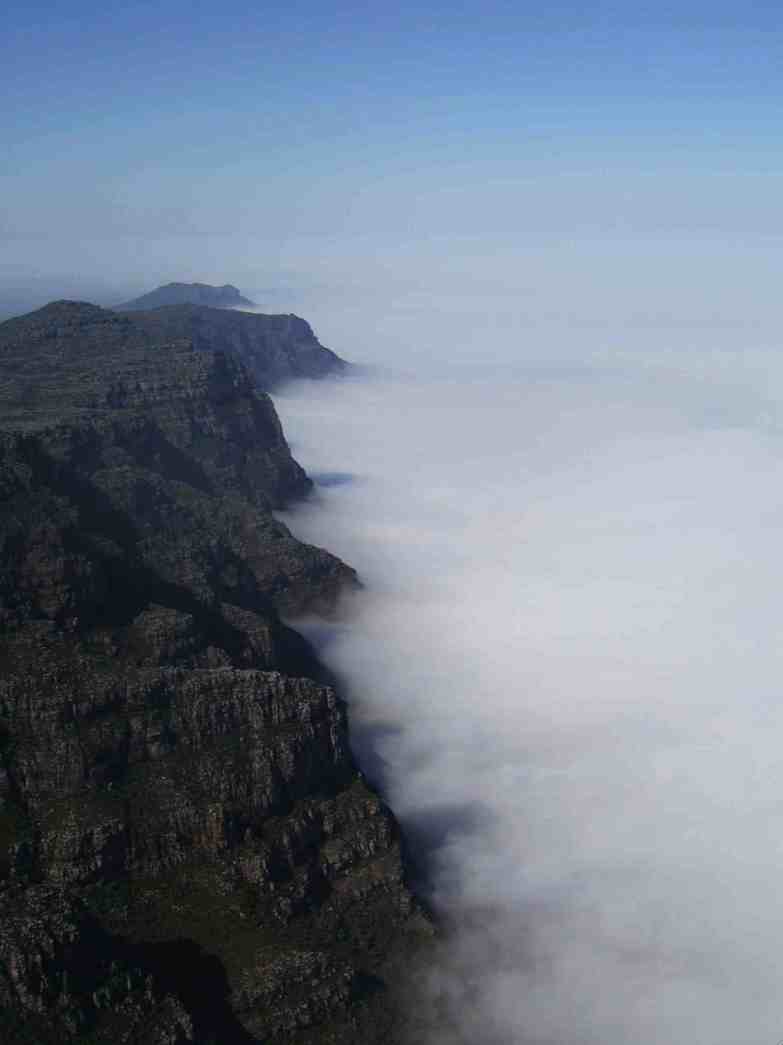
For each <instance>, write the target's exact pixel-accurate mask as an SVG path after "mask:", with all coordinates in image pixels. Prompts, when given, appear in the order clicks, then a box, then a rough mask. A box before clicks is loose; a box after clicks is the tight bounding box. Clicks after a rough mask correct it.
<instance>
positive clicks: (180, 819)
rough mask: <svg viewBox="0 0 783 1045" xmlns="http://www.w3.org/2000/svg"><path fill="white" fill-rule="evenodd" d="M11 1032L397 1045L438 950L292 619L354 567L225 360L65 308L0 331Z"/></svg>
mask: <svg viewBox="0 0 783 1045" xmlns="http://www.w3.org/2000/svg"><path fill="white" fill-rule="evenodd" d="M0 375H2V381H1V382H0V506H2V508H1V510H0V1027H2V1040H3V1042H4V1043H6V1042H8V1043H9V1045H22V1043H32V1042H35V1043H39V1045H55V1043H57V1045H60V1043H64V1045H76V1043H82V1045H88V1043H89V1045H110V1043H111V1045H181V1043H184V1042H198V1043H203V1045H208V1043H212V1045H217V1043H231V1042H238V1043H245V1045H252V1043H254V1042H255V1043H261V1042H267V1043H280V1045H282V1043H290V1045H293V1043H297V1045H305V1043H312V1045H314V1043H315V1042H322V1043H330V1042H331V1043H335V1045H336V1043H338V1042H346V1043H356V1045H358V1043H359V1042H367V1043H373V1042H380V1041H385V1042H392V1041H397V1040H401V1039H400V1035H401V1033H402V1032H401V1030H400V1027H401V1025H402V1022H403V1011H404V1005H403V1004H402V1003H401V1002H400V1000H399V998H398V995H397V993H396V992H397V990H398V985H399V984H400V982H401V980H402V975H403V970H404V968H405V967H406V966H407V964H408V962H409V960H410V957H411V955H412V954H413V953H414V952H415V950H416V949H417V948H418V947H419V946H420V945H421V944H422V943H423V942H426V940H427V938H428V936H429V935H430V929H429V924H428V922H427V921H426V919H424V918H423V917H422V915H421V914H420V913H419V911H418V908H417V906H416V903H415V901H414V899H413V897H412V896H411V894H410V892H409V890H408V888H407V886H406V884H405V876H404V872H403V865H402V860H401V856H400V840H399V834H398V830H397V826H396V823H395V821H394V819H393V817H392V816H391V814H390V813H389V811H388V810H387V809H386V807H385V806H384V805H383V803H382V802H381V801H380V800H379V798H378V797H377V795H375V794H374V793H373V792H372V791H371V790H370V789H369V788H368V786H367V785H366V783H365V781H364V780H363V778H362V776H361V774H360V773H359V772H358V771H357V768H356V766H355V764H354V762H353V759H352V756H351V753H350V748H349V744H348V733H347V722H346V713H345V708H344V705H343V703H342V701H341V700H340V699H339V696H338V695H337V694H336V693H335V692H334V690H333V689H332V688H331V686H330V685H329V680H328V679H326V678H325V677H324V674H323V672H322V670H321V668H320V666H319V665H318V663H317V661H316V659H315V658H314V656H313V655H312V652H311V651H310V649H309V647H308V646H307V644H306V643H305V642H304V640H303V639H302V638H301V637H300V636H299V635H297V633H296V632H294V631H292V630H291V629H290V628H289V627H287V626H286V625H285V624H284V623H283V621H282V620H281V616H280V614H281V613H294V612H298V611H301V610H305V609H316V610H318V609H328V608H329V607H330V606H332V605H333V604H334V602H335V599H336V598H337V595H338V593H339V591H340V589H341V588H342V587H343V586H345V585H348V586H350V585H352V584H354V583H355V577H354V574H353V571H352V570H351V569H350V568H349V567H347V566H346V565H345V564H343V563H342V562H340V561H339V560H338V559H336V558H334V556H331V555H329V554H328V553H327V552H325V551H322V550H321V549H318V548H315V547H312V546H309V545H306V544H303V543H301V542H299V541H297V540H296V539H295V538H294V537H293V536H292V535H291V533H290V532H289V531H288V529H287V528H286V527H285V526H284V525H283V524H282V523H281V522H279V521H278V520H277V519H276V518H275V516H274V514H273V509H274V508H276V507H281V506H283V505H284V504H286V503H287V502H289V501H290V500H291V499H293V498H297V497H300V496H302V495H303V494H305V493H306V492H307V491H308V489H309V486H310V484H309V480H308V479H307V477H306V476H305V475H304V473H303V471H302V470H301V468H300V467H299V466H298V465H297V464H296V462H295V461H294V460H293V458H292V457H291V454H290V451H289V449H288V446H287V444H286V442H285V439H284V437H283V433H282V430H281V428H280V424H279V421H278V419H277V415H276V413H275V410H274V406H273V404H272V402H271V400H270V399H269V397H268V396H266V395H265V394H263V393H260V392H258V391H257V389H256V387H255V384H254V382H253V380H252V377H251V375H250V374H249V373H248V370H247V368H246V367H245V366H244V365H243V364H242V363H241V362H240V361H239V360H238V359H237V358H236V357H235V356H233V355H232V354H231V353H227V352H222V351H210V350H207V349H206V348H203V347H201V348H197V347H196V346H195V345H194V343H193V341H192V340H190V339H187V338H182V339H175V340H171V341H164V342H158V341H156V340H155V338H154V337H153V336H152V335H151V334H150V332H149V331H147V330H145V329H142V328H140V327H138V326H137V325H136V324H134V322H132V320H131V319H130V318H129V317H128V316H125V315H118V314H117V313H112V312H107V311H105V310H103V309H99V308H96V307H95V306H92V305H87V304H80V303H78V302H55V303H53V304H51V305H49V306H47V307H46V308H44V309H41V310H39V311H38V312H36V313H32V314H31V315H29V316H24V317H19V318H17V319H14V320H12V321H9V322H8V323H4V324H0Z"/></svg>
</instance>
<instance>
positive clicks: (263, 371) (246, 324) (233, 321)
mask: <svg viewBox="0 0 783 1045" xmlns="http://www.w3.org/2000/svg"><path fill="white" fill-rule="evenodd" d="M133 321H134V323H136V324H137V325H138V326H139V327H141V328H142V329H143V330H145V331H147V333H148V334H149V335H150V337H152V338H153V339H154V340H156V341H170V340H174V339H177V338H188V339H190V340H191V341H192V342H193V344H194V345H195V346H196V348H199V349H205V350H207V351H224V352H230V353H232V354H233V355H234V356H236V357H237V358H238V359H241V360H242V362H243V363H244V364H245V366H246V367H247V368H248V370H249V371H250V372H251V374H252V375H253V376H254V378H255V379H256V382H257V384H258V387H259V388H264V389H270V388H274V386H275V385H277V384H279V383H280V382H281V381H287V380H292V379H294V378H302V377H325V376H326V375H327V374H335V373H339V372H341V371H344V370H345V369H346V368H347V364H346V363H345V362H344V361H343V360H342V359H340V357H339V356H337V355H335V353H334V352H331V351H330V350H329V349H328V348H324V346H323V345H322V344H321V343H320V342H319V341H318V339H317V338H316V336H315V334H314V333H313V331H312V328H311V327H310V324H309V323H306V322H305V320H303V319H300V318H299V317H298V316H292V315H283V316H265V315H259V314H257V313H252V312H227V311H225V310H223V309H217V308H206V307H204V306H200V305H178V306H175V305H172V306H169V307H167V308H159V309H155V310H154V311H150V312H136V313H134V315H133Z"/></svg>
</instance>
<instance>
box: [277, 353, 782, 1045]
mask: <svg viewBox="0 0 783 1045" xmlns="http://www.w3.org/2000/svg"><path fill="white" fill-rule="evenodd" d="M567 356H568V354H567V353H565V354H563V355H562V356H561V358H559V359H558V360H557V361H556V362H555V363H553V362H552V361H551V360H550V361H548V362H547V361H544V360H536V359H535V358H533V357H531V358H529V359H520V358H518V357H517V358H516V359H515V361H514V364H513V365H511V364H510V363H509V364H508V365H507V366H506V367H505V368H504V367H503V366H502V365H500V364H498V365H495V366H493V369H492V371H491V372H484V373H481V372H479V371H478V370H475V371H471V370H470V368H469V367H462V368H460V369H459V370H458V371H453V370H452V369H450V368H448V367H446V366H443V367H442V368H440V372H438V370H439V368H438V366H437V365H431V366H430V367H428V370H429V374H428V376H423V377H422V378H421V379H420V380H415V381H413V380H410V379H403V378H395V377H394V376H388V375H387V376H378V377H371V376H370V377H368V376H364V377H362V378H360V379H355V380H340V381H334V382H329V383H325V384H324V383H319V384H312V383H307V384H303V385H300V386H290V387H289V388H288V389H286V390H285V391H284V393H283V394H282V395H281V396H280V397H278V400H277V402H278V408H279V410H280V413H281V416H282V419H283V423H284V427H285V428H286V431H287V432H288V434H289V436H290V437H291V440H292V443H293V444H295V452H296V455H297V456H298V458H299V460H300V461H301V462H302V463H303V464H304V466H305V467H306V468H307V469H308V470H309V472H310V473H311V474H313V475H315V476H316V477H317V478H318V477H319V476H320V477H321V482H320V484H319V486H318V491H317V495H316V496H315V498H314V499H313V500H312V502H311V503H309V504H308V505H306V506H304V507H303V508H301V509H298V510H296V511H295V512H293V513H290V514H289V516H288V517H287V518H288V521H289V523H290V525H291V526H292V528H293V529H294V530H295V532H296V533H297V534H299V535H301V536H303V537H305V538H307V539H309V540H312V541H314V542H316V543H319V544H322V545H325V546H327V547H329V548H330V549H331V550H333V551H335V552H337V553H338V554H340V555H342V556H343V557H344V558H345V559H346V560H348V561H349V562H350V563H351V564H352V565H354V566H355V567H357V569H358V570H359V572H360V575H361V576H362V579H363V581H364V584H365V590H364V591H363V592H362V593H360V594H359V595H358V596H353V597H352V598H351V599H350V602H349V603H348V604H347V605H346V612H345V615H344V617H343V619H341V621H340V622H339V623H338V624H335V625H330V626H324V625H317V626H316V625H313V626H312V627H313V629H314V631H313V633H314V635H315V637H316V638H317V640H318V641H319V643H320V644H321V648H322V654H323V656H324V657H325V658H326V659H327V660H328V662H329V663H330V664H331V665H332V666H333V667H334V668H335V669H336V670H337V671H339V672H340V674H341V675H342V677H343V678H344V679H345V680H346V684H347V690H348V694H349V698H350V703H351V713H352V722H353V732H354V742H355V745H356V749H357V753H358V755H359V758H360V760H361V761H362V763H363V764H364V766H365V768H366V770H367V772H368V774H369V775H370V776H371V777H372V778H373V779H375V780H376V781H377V782H378V783H379V785H380V786H381V787H382V789H383V791H384V793H385V794H386V796H387V798H388V800H389V802H390V803H391V805H392V807H393V808H394V809H395V811H396V812H397V814H398V816H399V817H400V818H401V820H402V821H403V823H404V824H405V825H406V828H407V829H408V831H409V832H410V834H411V836H412V838H413V840H414V842H415V849H416V850H417V852H418V853H419V854H420V855H423V856H424V857H425V858H426V863H427V876H426V890H427V892H428V895H429V899H430V900H431V902H432V903H433V904H434V905H435V907H436V908H437V910H438V911H439V912H440V914H441V916H442V917H443V918H444V919H446V920H447V922H448V923H449V924H450V926H451V927H452V933H451V935H450V938H449V942H448V947H447V948H446V949H445V950H444V953H443V954H441V955H440V957H439V959H438V960H437V961H436V962H434V963H433V964H432V966H431V968H430V970H429V972H428V974H427V977H426V988H425V990H424V994H423V997H422V999H421V1001H420V1003H419V1007H420V1012H421V1018H422V1022H423V1025H425V1026H423V1029H422V1031H421V1034H422V1039H423V1040H427V1041H428V1042H429V1043H431V1045H457V1043H460V1045H461V1043H468V1042H470V1043H475V1042H477V1041H481V1042H486V1043H489V1045H495V1043H497V1045H500V1043H503V1045H506V1043H520V1042H522V1043H531V1045H594V1043H595V1045H598V1043H600V1045H627V1042H629V1041H634V1042H637V1043H639V1045H672V1042H680V1041H682V1042H686V1041H687V1042H693V1043H694V1045H702V1043H703V1045H738V1043H740V1042H741V1043H743V1045H753V1043H756V1042H758V1043H759V1045H767V1043H768V1045H775V1043H776V1042H777V1041H778V1040H780V1039H781V1038H782V1037H783V1003H782V1002H781V1001H780V997H781V991H780V983H781V979H782V978H783V967H782V966H783V961H782V960H781V958H780V956H779V952H780V942H781V940H783V909H781V905H780V903H779V898H778V891H779V886H778V881H779V876H780V866H781V860H782V858H783V756H782V755H781V754H780V749H781V741H780V738H781V736H783V728H782V727H783V721H781V719H782V718H783V713H782V712H781V695H780V694H781V683H780V679H781V674H782V672H781V660H783V654H781V648H783V647H781V643H780V635H779V632H780V624H779V621H780V617H781V605H780V602H781V596H780V592H781V591H782V590H783V583H782V582H783V563H782V560H781V557H780V554H779V546H780V530H781V523H783V483H781V481H780V477H781V448H782V447H783V443H782V442H781V437H780V431H779V429H778V425H777V416H778V400H779V393H778V392H777V389H778V387H779V380H780V375H781V369H780V366H779V364H778V363H777V361H776V360H775V357H774V355H773V354H765V353H757V354H755V355H754V354H750V353H746V354H732V353H730V352H723V353H719V354H715V355H712V354H710V353H706V352H701V353H695V352H694V353H691V354H690V355H687V354H679V355H676V356H675V355H673V354H668V355H667V354H665V353H662V354H657V355H656V354H652V353H646V354H641V353H639V354H633V353H626V354H619V353H617V354H614V355H612V356H609V355H607V354H606V353H597V352H596V353H593V354H592V356H591V357H590V358H584V357H583V356H580V354H579V352H578V350H575V351H574V353H573V354H572V358H570V359H569V358H567ZM335 477H338V478H337V479H335ZM316 632H317V634H316Z"/></svg>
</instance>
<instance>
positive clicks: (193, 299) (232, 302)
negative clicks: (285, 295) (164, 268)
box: [117, 283, 256, 311]
mask: <svg viewBox="0 0 783 1045" xmlns="http://www.w3.org/2000/svg"><path fill="white" fill-rule="evenodd" d="M162 305H209V306H210V307H211V308H255V307H256V306H255V302H254V301H250V299H249V298H246V297H243V296H242V295H241V294H240V293H239V291H238V290H237V288H236V287H232V286H231V284H230V283H226V284H225V286H222V287H213V286H210V284H209V283H166V284H165V286H162V287H158V288H157V289H155V290H151V291H150V292H149V293H148V294H142V295H141V297H138V298H134V299H133V301H126V302H125V303H124V304H123V305H118V306H117V308H118V309H122V310H125V311H130V310H132V309H147V308H160V307H161V306H162Z"/></svg>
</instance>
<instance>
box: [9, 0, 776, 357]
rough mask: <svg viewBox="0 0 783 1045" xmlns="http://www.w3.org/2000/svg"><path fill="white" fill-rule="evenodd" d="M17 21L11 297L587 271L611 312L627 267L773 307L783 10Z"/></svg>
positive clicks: (303, 292)
mask: <svg viewBox="0 0 783 1045" xmlns="http://www.w3.org/2000/svg"><path fill="white" fill-rule="evenodd" d="M3 22H4V25H3V43H2V62H1V63H0V96H1V97H2V99H3V101H2V141H3V163H2V167H1V168H0V192H1V193H2V196H1V197H0V198H2V201H3V206H2V211H1V212H0V234H1V235H2V239H1V240H0V293H2V288H5V289H6V294H8V293H10V291H9V288H11V290H13V289H14V288H15V289H16V290H18V289H19V288H20V287H24V286H27V287H30V286H35V287H36V288H38V290H37V291H36V292H37V293H41V294H44V293H45V294H46V296H50V290H51V293H52V294H56V293H59V292H62V293H71V291H72V288H75V289H79V288H80V287H82V286H83V287H84V289H85V291H87V290H89V289H91V288H94V289H95V292H96V294H99V293H103V294H104V295H109V297H110V296H111V293H112V291H116V292H120V291H122V292H123V293H124V292H125V290H126V289H128V290H135V289H139V290H140V289H143V288H144V287H147V286H150V285H154V284H155V283H157V282H159V281H161V280H162V279H167V278H169V279H176V278H183V279H198V278H203V279H206V280H215V281H220V282H223V281H226V280H230V281H233V282H237V283H239V284H240V285H242V287H243V288H244V289H246V290H248V291H252V292H256V293H261V294H262V296H263V295H268V302H265V304H267V303H268V304H269V305H270V307H272V306H274V305H276V304H277V305H278V306H279V307H280V308H281V309H285V310H287V309H288V307H291V308H293V307H297V308H299V307H300V306H301V308H307V307H308V306H309V307H310V308H311V310H314V311H315V316H316V319H317V318H319V315H321V314H323V320H322V321H323V322H326V323H327V326H328V328H330V329H331V327H330V324H331V319H330V317H329V316H328V315H327V314H326V312H323V313H322V311H319V301H318V295H317V293H316V291H319V292H320V293H322V294H329V295H331V297H330V300H332V301H334V300H335V298H334V295H335V294H338V295H339V294H340V293H341V292H342V290H344V288H345V287H346V286H350V287H361V288H362V290H363V292H364V294H365V297H366V298H367V299H368V300H369V297H373V298H375V296H376V295H378V296H379V299H378V305H379V307H381V308H383V302H384V300H385V295H386V291H387V290H388V289H389V288H395V290H394V293H395V294H396V295H397V298H398V299H399V294H400V293H404V294H409V293H411V292H413V291H417V290H421V289H427V288H429V289H430V290H431V291H432V292H433V293H434V292H435V285H436V284H438V285H440V286H441V289H443V291H444V293H447V294H448V293H451V292H453V293H456V294H457V296H459V297H461V296H463V295H464V293H465V292H466V288H467V284H468V282H469V281H470V280H471V279H472V280H473V283H472V286H473V290H471V291H470V292H471V293H473V294H475V293H476V292H477V291H476V288H478V287H483V288H484V290H486V289H487V288H493V289H496V288H497V287H498V286H501V285H502V286H505V287H507V288H508V290H509V292H511V291H515V290H517V289H518V290H519V291H520V292H521V293H523V294H529V293H530V287H531V284H532V283H535V282H537V283H538V285H539V289H540V290H541V292H542V293H543V295H544V301H543V303H542V304H541V305H540V311H541V312H542V314H543V313H544V312H546V311H547V310H548V311H549V312H551V311H552V310H553V309H555V310H557V309H558V308H559V307H560V304H559V302H560V301H561V300H562V297H561V295H562V294H567V295H569V296H570V298H571V300H572V302H578V300H582V298H581V297H580V294H579V288H578V286H577V285H576V283H578V282H580V280H581V281H582V282H583V276H580V277H577V276H575V275H574V273H575V272H576V273H583V274H584V273H585V272H589V276H590V280H592V283H593V284H594V285H593V288H592V289H589V288H586V289H585V290H584V300H585V301H587V300H588V299H592V300H593V302H594V306H591V307H592V311H591V312H590V315H591V316H593V313H596V314H603V313H602V310H604V312H605V310H606V309H605V307H604V305H603V304H601V303H600V302H602V301H603V297H602V294H604V293H606V294H607V295H608V294H609V288H610V287H613V286H617V285H618V280H619V285H621V286H623V285H625V284H634V286H637V287H642V286H649V282H650V280H651V279H655V278H658V279H659V280H663V282H664V283H666V281H667V280H668V281H669V282H670V284H671V292H672V293H673V294H674V295H675V297H676V295H677V292H678V288H680V287H681V284H682V281H683V280H684V279H686V278H688V277H689V276H691V275H692V274H693V272H694V268H697V269H699V268H700V267H701V266H702V265H707V266H708V269H709V271H708V274H707V275H706V276H705V278H704V280H703V283H704V285H705V287H709V288H711V290H710V293H712V294H713V296H715V297H717V298H725V293H724V292H729V293H730V294H731V293H736V284H737V280H736V279H735V278H734V273H735V266H737V265H738V266H739V268H740V269H741V271H742V273H743V274H744V277H745V279H744V282H745V287H744V289H743V292H742V295H741V299H738V300H737V303H736V307H733V308H732V309H731V310H730V311H731V316H729V315H728V314H727V315H726V317H725V319H726V320H727V321H728V320H729V319H731V320H732V321H734V322H736V321H737V320H738V319H739V318H740V317H741V316H742V315H745V314H747V312H748V311H754V312H755V313H757V314H761V313H762V312H763V313H764V314H765V315H766V314H767V313H768V314H769V316H770V319H771V318H772V316H773V314H775V308H776V302H775V298H776V294H775V293H774V291H773V286H774V285H775V284H776V283H777V279H778V266H777V264H776V263H773V261H772V259H773V258H774V257H775V256H776V253H777V249H778V245H779V240H780V237H781V234H782V233H783V228H782V227H781V221H782V219H781V208H780V206H779V202H778V197H779V186H778V173H779V170H780V165H781V164H780V160H781V135H780V124H781V119H780V117H781V108H782V107H781V99H782V97H783V96H782V94H781V80H780V70H781V67H783V63H782V62H781V57H783V55H782V54H781V52H782V51H783V46H782V44H781V28H783V15H782V14H781V11H780V8H779V6H778V5H776V4H772V3H762V4H752V3H751V4H749V5H742V6H741V5H738V4H728V3H726V2H718V3H711V4H708V3H706V2H698V3H696V2H693V0H690V2H687V0H686V2H685V3H678V4H674V3H656V4H646V3H629V2H623V3H587V4H585V3H562V2H555V3H548V4H541V5H535V6H533V5H530V4H524V3H497V2H495V3H492V2H490V3H484V4H477V3H467V4H465V3H463V4H437V3H426V2H425V3H421V4H415V5H414V4H408V3H402V4H397V5H389V4H370V5H367V4H358V3H357V4H337V5H327V4H321V3H312V2H308V3H289V4H285V5H283V4H275V3H272V4H264V5H260V6H258V7H257V8H254V9H248V8H247V7H245V6H243V5H238V4H233V3H231V2H229V3H224V4H222V5H216V4H210V5H200V4H193V3H191V4H184V3H163V4H152V3H126V4H122V5H117V6H114V5H105V4H98V3H89V2H84V0H81V2H79V0H76V2H74V3H72V4H69V5H57V6H55V5H53V4H42V3H35V2H33V3H25V4H21V3H19V2H18V0H11V4H10V6H8V5H7V6H6V8H5V13H4V19H3ZM531 252H533V254H535V257H533V256H531ZM380 259H382V262H381V260H380ZM455 266H456V268H455ZM572 270H573V271H572ZM514 273H519V278H518V279H517V278H516V277H515V276H514ZM536 273H538V274H539V275H538V277H537V278H536V276H535V274H536ZM560 278H562V282H561V283H560V285H559V286H558V279H560ZM574 280H576V283H575V282H574ZM596 280H598V281H599V283H600V285H599V284H598V283H596ZM528 304H529V303H528ZM580 307H581V306H580ZM606 307H608V297H607V306H606ZM677 307H678V306H676V304H673V305H672V308H673V309H674V311H676V309H677ZM301 308H300V310H301ZM648 311H649V310H648ZM634 314H635V313H634ZM699 314H700V315H702V313H699ZM588 318H589V317H588ZM594 318H595V317H594V316H593V320H594ZM703 319H704V316H702V321H703ZM593 320H591V321H593ZM335 335H336V336H344V334H343V328H342V326H340V325H339V324H338V326H337V327H335V328H334V334H333V335H332V336H335Z"/></svg>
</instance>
